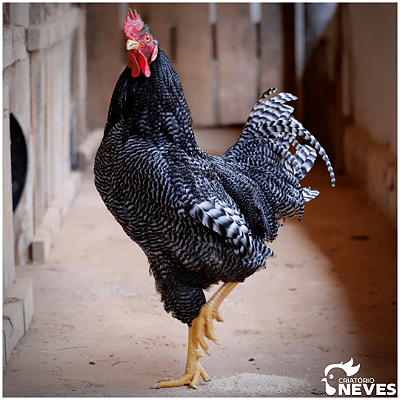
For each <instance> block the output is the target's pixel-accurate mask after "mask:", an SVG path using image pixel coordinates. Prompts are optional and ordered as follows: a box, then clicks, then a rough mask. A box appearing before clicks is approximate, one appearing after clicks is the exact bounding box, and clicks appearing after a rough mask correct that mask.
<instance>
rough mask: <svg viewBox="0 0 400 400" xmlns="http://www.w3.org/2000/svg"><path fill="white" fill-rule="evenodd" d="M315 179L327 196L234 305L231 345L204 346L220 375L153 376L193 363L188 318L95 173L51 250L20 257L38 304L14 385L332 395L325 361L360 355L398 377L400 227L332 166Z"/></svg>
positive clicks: (367, 364)
mask: <svg viewBox="0 0 400 400" xmlns="http://www.w3.org/2000/svg"><path fill="white" fill-rule="evenodd" d="M306 179H307V180H308V181H307V182H306V184H307V185H310V186H311V187H312V188H314V189H319V190H320V191H321V194H320V196H318V197H317V199H315V200H313V201H312V202H310V203H308V204H307V205H306V212H305V215H304V218H303V221H302V222H301V223H298V222H297V221H287V223H286V224H285V226H284V227H282V228H281V230H280V233H279V236H278V238H277V240H276V241H275V242H274V243H273V244H271V247H272V248H273V250H274V251H275V253H276V254H277V257H276V258H274V259H270V260H269V262H268V266H267V268H266V269H265V270H262V271H260V272H258V273H256V274H255V275H253V276H252V277H250V278H249V279H247V280H246V282H245V283H243V284H240V285H239V286H238V287H237V288H236V289H235V290H234V291H233V292H232V293H231V294H230V295H229V296H228V298H227V299H226V300H225V301H224V302H223V304H222V306H221V308H220V312H221V315H222V317H223V318H224V322H223V323H217V322H215V325H214V326H215V332H216V336H217V338H218V342H219V345H216V344H214V343H210V356H207V355H205V356H204V357H203V358H202V365H203V367H204V368H205V370H206V371H207V373H208V374H209V376H210V377H211V378H212V381H211V382H209V383H203V382H202V383H200V385H199V389H198V390H193V389H189V388H188V387H186V386H185V387H181V388H172V389H153V388H152V387H153V386H154V385H155V384H156V382H157V381H158V380H159V379H162V378H164V377H179V376H181V375H182V373H183V371H184V367H185V362H186V351H187V327H186V326H184V325H183V324H181V323H180V322H178V321H177V320H175V319H173V318H172V317H171V316H170V315H168V314H166V313H165V312H164V310H163V307H162V304H161V303H160V300H159V296H158V294H156V292H155V290H154V281H153V278H152V277H150V276H149V273H148V266H147V260H146V258H145V256H144V254H143V253H142V252H141V250H140V249H139V248H138V246H137V245H136V244H135V243H133V242H131V241H130V239H129V238H128V237H127V236H126V235H125V234H124V233H123V231H122V229H121V228H120V227H119V226H118V224H117V223H116V222H115V221H114V219H113V217H112V216H111V215H110V214H109V213H108V211H107V210H106V209H105V206H104V205H103V204H102V202H101V200H100V197H99V196H98V194H97V192H96V191H95V188H94V185H93V175H92V174H91V173H90V172H85V173H84V174H83V180H82V187H81V191H80V193H79V194H78V196H77V198H76V200H75V202H74V204H73V205H72V207H71V209H70V210H69V212H68V215H67V217H66V219H65V220H64V223H63V225H62V227H61V230H60V232H59V234H58V235H57V237H56V240H55V243H54V246H53V249H52V251H51V255H50V258H49V260H48V262H47V263H46V264H43V265H28V266H26V267H19V268H18V271H17V274H18V277H21V278H32V280H33V285H34V304H35V313H34V318H33V321H32V323H31V325H30V327H29V330H28V332H27V334H26V335H25V336H24V337H23V338H22V339H21V341H20V343H19V344H18V346H17V348H16V349H15V351H14V352H13V354H12V356H11V359H10V361H9V363H8V365H7V368H6V370H5V373H4V382H3V392H4V396H5V397H15V396H18V397H23V396H29V397H39V396H40V397H43V396H45V397H63V396H65V397H86V396H87V397H103V396H105V397H124V396H126V397H135V396H137V397H139V396H140V397H234V396H241V397H249V396H273V397H277V396H319V397H323V396H325V385H324V383H323V382H321V379H322V378H324V377H325V375H324V370H325V367H326V366H327V365H329V364H338V363H340V362H344V363H346V362H348V361H349V360H350V359H351V358H353V360H354V364H355V365H357V364H360V370H359V373H358V374H357V375H356V376H358V377H364V378H374V381H375V383H385V384H388V383H397V380H396V379H397V370H396V367H397V359H396V351H397V349H396V340H397V336H396V312H397V294H396V283H397V282H396V232H395V229H394V228H393V227H391V226H390V224H388V222H387V221H385V220H384V219H383V218H382V217H381V216H380V215H379V214H378V213H376V212H375V211H373V210H372V209H371V208H369V207H368V206H367V205H366V203H365V201H364V200H363V196H362V194H361V192H360V191H358V190H357V189H356V188H355V187H354V185H352V184H351V182H350V181H349V180H348V179H346V178H343V177H338V184H337V187H336V188H335V189H332V188H330V186H329V175H328V173H327V172H326V170H324V169H320V168H318V167H316V168H314V169H313V171H312V172H311V173H310V176H309V177H307V178H306ZM215 290H216V288H213V289H212V290H210V292H209V293H208V294H207V295H208V296H210V295H212V294H213V293H214V292H215Z"/></svg>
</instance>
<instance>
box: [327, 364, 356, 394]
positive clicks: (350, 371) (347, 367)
mask: <svg viewBox="0 0 400 400" xmlns="http://www.w3.org/2000/svg"><path fill="white" fill-rule="evenodd" d="M334 368H340V369H342V370H343V371H344V372H345V373H346V375H347V376H353V375H355V374H356V373H357V372H358V370H359V369H360V364H358V365H355V366H353V359H352V358H351V359H350V361H348V362H347V363H346V364H343V361H342V362H341V363H340V364H330V365H328V366H327V367H326V368H325V378H323V379H321V382H325V392H326V394H328V395H329V396H333V395H334V394H335V393H336V389H335V388H334V387H333V386H331V385H330V384H329V383H328V378H329V379H333V378H334V375H333V374H329V372H330V371H331V370H332V369H334ZM328 374H329V375H328Z"/></svg>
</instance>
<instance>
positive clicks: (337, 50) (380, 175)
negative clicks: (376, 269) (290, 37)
mask: <svg viewBox="0 0 400 400" xmlns="http://www.w3.org/2000/svg"><path fill="white" fill-rule="evenodd" d="M326 7H327V4H310V5H303V9H302V10H300V11H302V12H303V18H304V20H303V21H304V25H305V43H304V48H305V51H304V70H305V73H304V75H303V77H302V80H301V84H302V90H303V93H302V95H303V96H302V97H303V99H304V116H303V121H304V122H305V125H306V127H307V128H308V129H310V131H311V132H312V133H313V134H314V135H316V136H318V139H320V141H321V143H322V144H323V146H324V147H325V148H326V150H327V151H328V154H329V155H330V157H331V159H333V163H334V168H335V170H336V172H337V173H338V174H339V175H341V174H347V175H348V176H350V177H352V178H353V179H354V181H355V182H358V184H360V185H361V187H362V188H363V189H364V192H365V197H366V200H367V201H369V202H370V203H371V204H373V205H375V206H376V207H377V208H378V209H379V210H380V211H381V212H382V214H383V215H385V216H386V217H387V218H389V219H390V220H391V221H392V222H393V225H396V220H397V218H396V214H397V195H396V194H397V169H396V164H397V5H396V4H395V3H392V4H388V3H386V4H385V3H354V4H339V5H337V6H336V8H335V13H334V14H333V15H332V17H331V19H330V20H329V21H328V23H327V24H326V25H324V29H323V30H322V31H321V32H318V35H316V33H315V32H317V31H318V29H317V28H318V15H321V14H323V13H322V11H324V10H323V9H324V8H326ZM321 8H322V10H321ZM328 11H329V10H328ZM313 18H314V20H313Z"/></svg>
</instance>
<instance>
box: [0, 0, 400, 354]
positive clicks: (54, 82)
mask: <svg viewBox="0 0 400 400" xmlns="http://www.w3.org/2000/svg"><path fill="white" fill-rule="evenodd" d="M129 7H132V9H133V8H135V9H136V10H137V11H138V12H139V13H140V14H141V17H142V19H143V20H144V21H145V22H146V23H147V24H148V25H149V27H150V31H151V33H152V34H153V36H154V37H155V38H156V39H157V40H158V42H159V43H160V45H161V47H162V48H163V49H164V51H165V52H166V53H167V55H168V56H169V57H170V59H171V61H172V63H173V64H174V66H175V69H176V71H177V73H178V75H179V77H180V79H181V83H182V86H183V89H184V92H185V96H186V99H187V101H188V104H189V107H190V108H191V111H192V117H193V121H194V127H195V133H196V137H197V139H198V141H199V144H200V146H201V147H202V148H203V149H204V150H205V151H207V152H209V153H212V154H220V153H221V152H223V151H224V150H225V149H227V148H228V147H229V146H230V145H231V144H232V143H233V142H234V141H235V140H236V138H237V136H238V134H239V133H240V127H241V126H242V125H243V124H244V122H245V121H246V119H247V116H248V113H249V111H250V109H251V108H252V106H253V105H254V103H255V102H256V101H257V99H258V97H259V95H260V94H261V93H262V92H263V91H265V90H267V89H268V88H270V87H277V88H278V91H289V92H291V93H293V94H295V95H296V96H297V97H298V98H299V99H298V101H297V102H296V103H295V104H293V105H294V106H295V116H296V117H297V118H298V119H299V120H300V121H302V122H303V124H304V126H305V127H306V128H307V129H309V130H310V131H311V133H312V134H313V135H314V136H316V137H317V138H318V140H319V141H320V142H321V144H322V145H323V146H324V147H325V149H326V151H327V153H328V154H329V156H330V158H331V160H332V161H333V165H334V168H335V172H336V173H337V174H338V175H339V179H340V176H343V177H347V178H351V182H352V184H354V185H357V187H359V188H361V190H362V192H363V194H364V196H365V201H366V202H368V203H369V204H370V205H371V206H373V207H374V208H375V209H376V210H378V211H379V212H380V213H381V215H382V218H385V219H386V220H388V221H389V222H390V223H391V225H392V226H393V232H395V229H396V226H397V225H396V222H397V221H396V214H397V168H396V167H397V4H396V3H350V4H347V3H306V4H305V3H295V4H291V3H284V4H277V3H265V4H262V3H250V4H249V3H234V4H230V3H199V4H197V3H190V4H186V3H174V4H168V3H146V4H144V3H138V4H119V3H87V4H84V3H82V4H79V3H74V4H72V3H60V4H53V3H3V301H4V303H5V304H7V305H8V306H10V301H9V300H8V299H10V298H14V297H15V295H14V294H15V291H18V293H19V295H18V296H19V297H18V298H23V299H24V313H23V315H22V312H21V315H22V316H21V318H22V319H23V323H22V324H21V329H19V328H18V329H17V326H14V327H13V329H11V327H8V328H5V329H9V331H10V335H7V336H9V342H10V343H9V345H8V346H7V350H6V352H7V354H6V355H5V357H6V358H7V357H9V355H10V354H11V351H12V348H13V346H14V345H15V343H17V342H18V340H19V338H20V337H21V336H22V335H23V333H24V331H25V330H26V329H27V326H28V325H29V321H30V319H31V318H32V314H33V300H32V285H31V282H29V281H26V280H19V279H18V268H19V267H22V266H24V265H26V264H27V263H35V262H37V263H38V262H44V261H45V260H46V257H47V256H48V253H49V251H50V248H51V245H52V242H53V240H54V237H55V235H56V234H57V232H58V229H59V227H60V225H61V223H62V220H63V218H64V216H65V215H66V213H67V211H68V208H69V205H70V204H71V203H72V201H73V199H74V197H75V195H76V193H77V192H78V191H79V182H80V171H82V170H84V169H85V168H90V166H91V162H92V160H93V156H94V152H95V151H96V149H97V146H98V144H99V141H100V140H101V135H102V130H103V128H104V125H105V123H106V119H107V112H108V105H109V102H110V98H111V95H112V91H113V89H114V86H115V83H116V81H117V79H118V76H119V74H120V73H121V72H122V70H123V69H124V67H125V64H126V58H127V52H126V49H125V37H124V33H123V23H122V21H123V20H124V19H125V16H126V13H127V11H128V8H129ZM216 129H218V132H219V133H218V134H215V130H216ZM210 132H211V134H210ZM394 234H395V233H394ZM12 307H14V308H13V309H12V310H11V311H10V312H12V313H14V314H15V313H19V312H20V311H19V308H18V304H15V303H12ZM5 324H6V325H7V321H6V322H5ZM11 331H12V332H11ZM7 340H8V339H7Z"/></svg>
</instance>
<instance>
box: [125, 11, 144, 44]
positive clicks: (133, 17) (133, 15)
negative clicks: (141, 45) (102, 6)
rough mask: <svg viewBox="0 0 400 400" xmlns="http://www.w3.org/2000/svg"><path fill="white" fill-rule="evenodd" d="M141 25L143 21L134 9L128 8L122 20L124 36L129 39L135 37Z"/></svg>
mask: <svg viewBox="0 0 400 400" xmlns="http://www.w3.org/2000/svg"><path fill="white" fill-rule="evenodd" d="M143 26H144V23H143V21H142V20H141V18H140V15H139V14H138V13H137V12H136V10H135V11H134V12H132V10H131V9H129V12H128V14H127V15H126V21H124V33H125V36H126V37H127V38H130V39H133V38H135V37H137V36H138V35H139V32H140V31H141V30H142V28H143Z"/></svg>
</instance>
